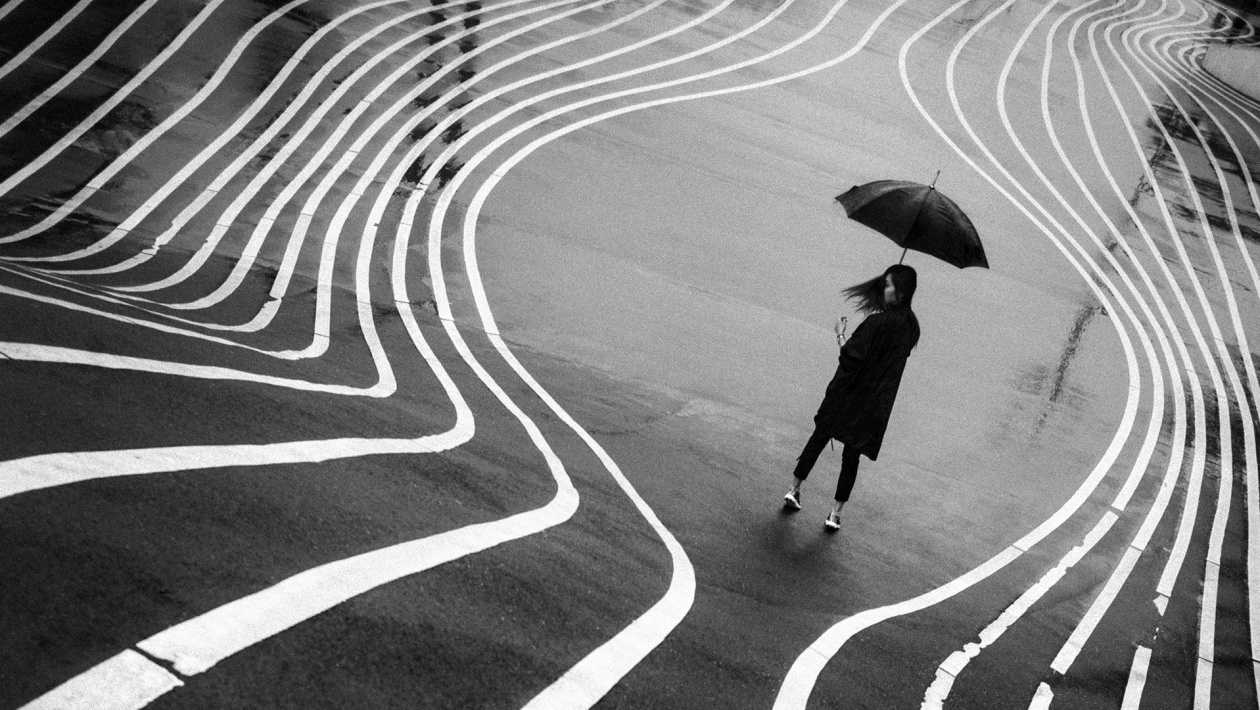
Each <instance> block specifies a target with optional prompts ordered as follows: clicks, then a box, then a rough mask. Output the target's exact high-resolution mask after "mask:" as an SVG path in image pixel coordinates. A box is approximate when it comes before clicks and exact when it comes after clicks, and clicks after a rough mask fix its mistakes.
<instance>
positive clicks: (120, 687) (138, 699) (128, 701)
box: [21, 649, 184, 710]
mask: <svg viewBox="0 0 1260 710" xmlns="http://www.w3.org/2000/svg"><path fill="white" fill-rule="evenodd" d="M183 684H184V682H183V681H182V680H180V679H179V678H178V677H176V676H175V675H174V674H173V673H170V672H169V671H167V670H166V669H165V668H163V667H161V666H159V665H158V664H156V663H154V662H153V661H150V660H149V659H147V658H145V657H144V656H142V655H140V654H139V653H136V652H135V651H132V650H130V649H128V650H126V651H123V652H122V653H120V654H118V655H117V656H114V657H113V658H111V659H109V660H108V661H105V662H103V663H100V664H97V665H95V666H93V667H91V668H89V669H88V670H86V671H84V672H82V673H80V674H79V675H77V676H75V677H74V678H71V679H70V680H68V681H66V682H65V683H62V684H61V685H59V686H57V687H56V688H53V689H52V690H50V691H48V692H47V693H44V694H43V695H41V696H39V697H38V698H36V699H34V700H32V701H31V702H29V703H27V704H25V705H23V706H22V708H21V710H131V709H132V708H139V707H144V706H145V705H148V704H149V703H151V702H153V701H154V700H157V699H158V698H159V697H161V696H162V695H165V694H166V693H168V692H170V691H172V690H174V689H175V688H178V687H179V686H181V685H183Z"/></svg>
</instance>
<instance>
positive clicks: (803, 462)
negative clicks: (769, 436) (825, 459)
mask: <svg viewBox="0 0 1260 710" xmlns="http://www.w3.org/2000/svg"><path fill="white" fill-rule="evenodd" d="M828 441H831V437H830V436H828V435H827V432H825V431H823V430H822V429H815V430H814V435H813V436H811V437H809V441H808V442H806V443H805V450H804V451H802V452H801V455H800V458H798V459H797V464H796V471H794V472H793V473H792V475H794V476H796V477H797V478H799V479H801V480H802V481H803V480H805V479H806V478H808V477H809V472H810V470H811V469H813V468H814V462H816V461H817V460H818V455H819V454H821V453H822V451H823V449H825V448H827V442H828ZM859 460H861V459H860V453H859V452H858V450H857V448H856V447H853V446H845V447H844V449H842V450H841V453H840V480H838V481H837V482H836V500H838V501H841V502H847V501H848V500H849V493H851V492H852V491H853V483H854V482H855V481H856V480H857V470H858V461H859Z"/></svg>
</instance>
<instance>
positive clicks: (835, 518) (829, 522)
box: [823, 513, 840, 532]
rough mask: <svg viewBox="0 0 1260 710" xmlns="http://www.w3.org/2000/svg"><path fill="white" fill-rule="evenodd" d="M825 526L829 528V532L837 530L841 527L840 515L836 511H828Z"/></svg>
mask: <svg viewBox="0 0 1260 710" xmlns="http://www.w3.org/2000/svg"><path fill="white" fill-rule="evenodd" d="M823 527H825V528H827V532H835V531H837V530H839V529H840V516H839V515H837V514H835V513H828V514H827V519H826V520H825V521H823Z"/></svg>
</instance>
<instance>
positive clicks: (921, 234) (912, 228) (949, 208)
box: [836, 173, 989, 269]
mask: <svg viewBox="0 0 1260 710" xmlns="http://www.w3.org/2000/svg"><path fill="white" fill-rule="evenodd" d="M937 175H940V173H937ZM836 200H837V201H838V202H839V203H840V204H841V205H844V211H845V212H847V213H848V215H849V219H852V220H856V221H858V222H861V223H862V224H865V225H866V226H868V227H871V228H872V229H875V230H876V231H878V232H879V233H881V234H883V235H884V236H886V237H888V238H889V239H891V240H893V242H894V243H895V244H896V245H897V246H899V247H902V249H903V251H902V252H901V258H902V260H903V261H904V260H905V258H906V252H905V250H907V249H913V250H915V251H920V252H923V253H924V254H930V255H931V256H934V257H936V258H938V259H940V260H942V261H944V262H946V263H948V264H953V265H954V266H957V267H958V268H960V269H965V268H967V267H968V266H980V267H983V268H986V269H987V268H989V260H988V259H987V258H986V257H985V255H984V246H983V245H982V244H980V235H979V234H976V228H975V226H973V225H972V224H971V220H970V219H968V218H967V215H966V214H965V213H963V211H962V209H960V208H959V207H958V205H956V204H954V201H953V200H951V199H949V198H948V197H946V196H944V195H942V194H941V193H940V191H938V190H937V189H936V181H935V180H933V181H932V184H931V185H920V184H919V183H917V182H907V181H905V180H876V181H875V182H868V183H866V184H865V185H857V186H855V187H853V188H852V189H850V190H849V191H848V192H846V193H844V194H843V195H839V196H837V197H836Z"/></svg>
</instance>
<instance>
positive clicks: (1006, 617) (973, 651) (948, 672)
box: [920, 511, 1117, 710]
mask: <svg viewBox="0 0 1260 710" xmlns="http://www.w3.org/2000/svg"><path fill="white" fill-rule="evenodd" d="M1116 520H1117V516H1116V514H1115V513H1113V512H1111V511H1107V512H1106V513H1105V514H1103V517H1102V518H1100V519H1099V520H1098V522H1097V523H1096V524H1095V525H1094V528H1093V529H1092V530H1090V531H1089V533H1087V534H1086V535H1085V538H1084V539H1083V540H1082V541H1081V544H1079V545H1077V546H1076V547H1074V548H1072V549H1071V550H1070V551H1069V552H1068V553H1067V554H1066V555H1064V556H1063V559H1061V560H1059V564H1057V565H1056V566H1055V567H1054V568H1052V569H1051V570H1050V571H1048V572H1046V573H1045V575H1043V576H1042V577H1041V579H1040V580H1038V581H1037V583H1036V584H1034V585H1032V586H1031V587H1029V588H1028V589H1027V590H1026V591H1025V592H1024V593H1023V594H1021V595H1020V596H1019V598H1018V599H1016V600H1015V602H1014V603H1013V604H1011V605H1010V606H1008V607H1007V608H1006V610H1005V611H1003V612H1002V613H1001V615H999V616H998V618H997V619H995V620H993V621H992V622H991V623H990V624H989V625H988V626H986V627H985V628H984V630H982V631H981V632H980V642H979V643H974V642H973V643H969V644H967V645H966V646H964V647H963V650H962V651H954V652H953V653H952V654H950V656H949V658H947V659H945V661H944V662H943V663H941V665H940V666H939V667H938V668H937V669H936V679H935V680H933V681H932V685H931V686H929V687H928V689H927V692H926V693H924V695H923V703H922V704H921V705H920V708H921V710H939V709H940V708H941V707H942V706H943V703H944V702H945V700H946V698H948V697H949V691H950V689H951V688H952V687H953V685H954V679H955V678H957V677H958V674H959V673H961V672H962V671H963V669H964V668H966V666H967V664H968V663H970V662H971V659H973V658H975V657H976V656H978V655H980V652H981V651H982V650H984V649H985V648H986V647H988V646H990V645H992V644H993V643H994V642H995V641H997V640H998V639H999V638H1001V636H1002V634H1003V633H1005V632H1006V630H1007V629H1008V628H1010V627H1011V625H1012V624H1014V623H1015V622H1016V621H1018V620H1019V619H1020V618H1021V617H1023V615H1024V613H1025V612H1027V611H1028V610H1029V609H1030V608H1032V605H1033V604H1036V603H1037V601H1038V600H1040V599H1041V597H1042V596H1044V595H1045V593H1046V592H1048V591H1050V590H1051V589H1053V588H1054V585H1056V584H1058V582H1059V580H1060V579H1062V578H1063V576H1064V575H1065V574H1067V571H1068V570H1069V569H1071V568H1072V567H1073V566H1074V565H1076V563H1077V562H1080V561H1081V558H1082V557H1084V556H1085V555H1086V554H1087V553H1089V551H1090V550H1092V549H1093V548H1094V545H1096V544H1098V541H1099V540H1101V539H1102V537H1103V535H1106V534H1107V531H1108V530H1110V529H1111V526H1112V525H1113V524H1115V522H1116Z"/></svg>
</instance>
